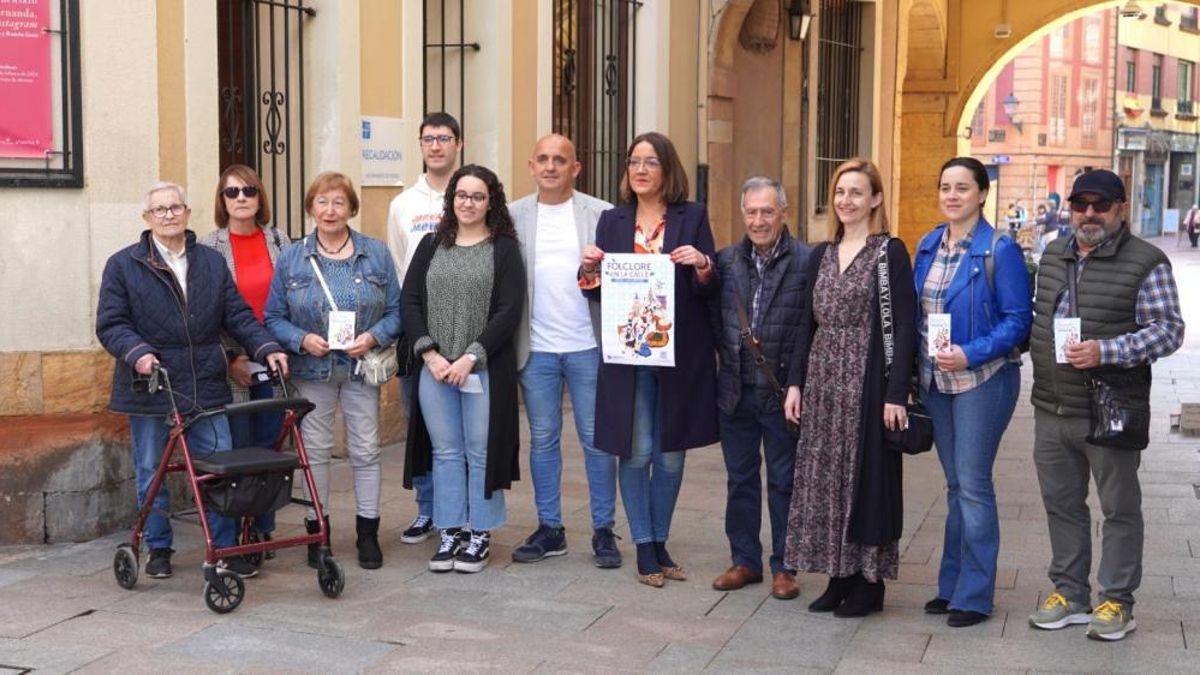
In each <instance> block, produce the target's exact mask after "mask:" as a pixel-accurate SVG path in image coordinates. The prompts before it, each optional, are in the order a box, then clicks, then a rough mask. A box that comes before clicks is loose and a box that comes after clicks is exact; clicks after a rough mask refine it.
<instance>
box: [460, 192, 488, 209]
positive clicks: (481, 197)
mask: <svg viewBox="0 0 1200 675" xmlns="http://www.w3.org/2000/svg"><path fill="white" fill-rule="evenodd" d="M487 198H488V196H487V195H486V194H484V193H482V192H463V191H462V190H459V191H458V192H455V193H454V201H456V202H465V201H468V200H470V201H471V203H473V204H475V205H476V206H479V205H480V204H482V203H484V202H486V201H487Z"/></svg>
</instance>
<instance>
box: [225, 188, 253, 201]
mask: <svg viewBox="0 0 1200 675" xmlns="http://www.w3.org/2000/svg"><path fill="white" fill-rule="evenodd" d="M239 193H240V194H244V195H246V199H254V198H255V197H257V196H258V188H256V187H254V186H253V185H245V186H243V187H237V186H235V185H230V186H229V187H227V188H225V189H224V190H221V194H223V195H225V197H226V199H237V198H238V194H239Z"/></svg>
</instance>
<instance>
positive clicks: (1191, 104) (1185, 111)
mask: <svg viewBox="0 0 1200 675" xmlns="http://www.w3.org/2000/svg"><path fill="white" fill-rule="evenodd" d="M1175 112H1176V113H1178V114H1180V115H1194V114H1196V102H1195V101H1179V102H1177V103H1176V104H1175Z"/></svg>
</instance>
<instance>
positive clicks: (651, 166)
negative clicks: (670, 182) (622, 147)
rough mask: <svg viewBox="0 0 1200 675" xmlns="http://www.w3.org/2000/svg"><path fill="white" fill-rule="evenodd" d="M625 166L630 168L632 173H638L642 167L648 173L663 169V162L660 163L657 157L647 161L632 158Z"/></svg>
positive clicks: (648, 158) (626, 161)
mask: <svg viewBox="0 0 1200 675" xmlns="http://www.w3.org/2000/svg"><path fill="white" fill-rule="evenodd" d="M625 166H627V167H629V170H630V171H637V170H638V169H641V168H642V167H645V168H646V170H647V171H655V170H657V169H661V168H662V162H660V161H658V158H657V157H647V158H645V159H638V158H636V157H630V158H629V159H627V160H625Z"/></svg>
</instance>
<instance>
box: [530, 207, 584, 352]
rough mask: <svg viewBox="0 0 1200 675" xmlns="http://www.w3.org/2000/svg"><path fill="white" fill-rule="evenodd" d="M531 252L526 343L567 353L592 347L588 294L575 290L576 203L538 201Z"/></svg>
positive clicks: (544, 350) (543, 350) (576, 267)
mask: <svg viewBox="0 0 1200 675" xmlns="http://www.w3.org/2000/svg"><path fill="white" fill-rule="evenodd" d="M534 245H535V246H536V250H535V251H534V256H533V271H532V273H533V311H532V312H531V316H530V319H529V347H530V349H532V350H533V351H535V352H550V353H554V354H566V353H569V352H581V351H583V350H585V349H593V348H595V347H596V338H595V337H594V336H593V334H592V318H591V314H590V313H589V312H588V304H587V298H585V297H583V294H582V293H580V292H579V282H578V280H577V279H576V276H575V275H576V273H577V272H578V270H579V256H580V254H581V253H582V252H581V251H580V250H579V235H578V234H577V233H576V231H575V203H574V199H568V200H567V201H565V202H563V203H562V204H542V203H540V202H539V203H538V205H537V235H536V239H535V243H534Z"/></svg>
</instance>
